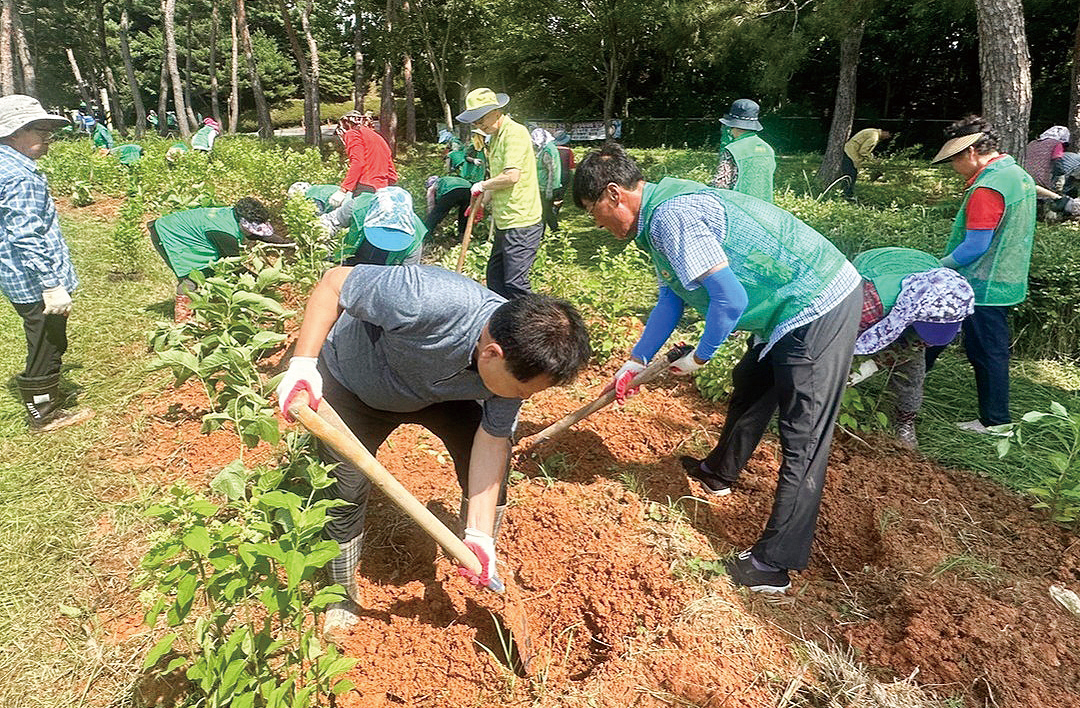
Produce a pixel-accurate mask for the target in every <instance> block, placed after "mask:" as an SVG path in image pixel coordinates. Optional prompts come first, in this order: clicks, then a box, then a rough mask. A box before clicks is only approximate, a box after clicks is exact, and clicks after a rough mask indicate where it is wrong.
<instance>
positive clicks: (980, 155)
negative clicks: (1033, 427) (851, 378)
mask: <svg viewBox="0 0 1080 708" xmlns="http://www.w3.org/2000/svg"><path fill="white" fill-rule="evenodd" d="M945 139H946V142H945V144H944V145H943V146H942V148H941V150H939V151H938V154H937V155H935V156H934V159H933V160H932V161H931V162H943V161H945V160H948V161H949V162H950V164H952V167H953V169H954V170H956V172H958V173H959V174H960V175H961V176H962V177H964V179H966V180H967V191H966V192H965V193H964V201H963V204H962V205H961V206H960V211H959V212H958V213H957V214H956V219H955V220H954V221H953V227H952V236H951V237H950V238H949V243H948V245H947V246H946V247H945V252H946V255H945V257H944V258H942V259H941V265H943V266H945V267H947V268H953V269H955V270H956V271H957V272H958V273H960V275H962V276H964V277H965V278H967V280H968V282H969V283H971V287H972V288H973V289H974V291H975V314H973V315H972V316H971V317H969V318H967V319H966V320H964V326H963V332H964V352H965V353H966V354H967V358H968V361H969V362H970V363H971V368H972V369H974V371H975V390H976V391H977V392H978V396H979V417H978V418H977V419H975V420H969V421H966V422H963V423H957V426H958V427H960V428H961V429H963V430H968V431H971V432H975V433H989V432H991V431H989V430H987V428H989V427H991V426H994V425H1003V424H1005V423H1009V422H1011V420H1012V418H1011V416H1010V415H1009V344H1010V341H1011V338H1010V334H1009V308H1010V307H1011V306H1012V305H1015V304H1017V303H1019V302H1023V301H1024V298H1026V297H1027V288H1028V284H1027V279H1028V267H1029V266H1030V264H1031V247H1032V244H1033V242H1034V239H1035V181H1034V180H1033V179H1032V178H1031V175H1029V174H1028V173H1027V172H1025V171H1024V169H1023V168H1022V167H1020V166H1019V165H1018V164H1016V160H1014V159H1013V158H1012V157H1010V156H1009V155H1005V154H1003V153H1001V152H999V151H998V145H999V143H998V141H999V137H998V134H997V132H996V131H995V130H994V127H993V126H992V125H991V124H990V123H989V122H988V121H986V120H984V119H983V118H981V117H979V116H968V117H966V118H964V119H962V120H959V121H957V122H956V123H953V124H952V125H950V126H949V127H948V128H946V129H945ZM941 349H942V348H941V347H937V348H932V349H929V350H927V358H926V363H927V368H928V369H929V368H930V367H931V366H933V364H934V360H936V359H937V357H938V354H940V353H941Z"/></svg>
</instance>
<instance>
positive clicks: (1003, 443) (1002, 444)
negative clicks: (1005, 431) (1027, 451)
mask: <svg viewBox="0 0 1080 708" xmlns="http://www.w3.org/2000/svg"><path fill="white" fill-rule="evenodd" d="M1011 447H1012V441H1011V440H1009V438H1001V439H1000V440H998V441H997V456H998V459H1001V458H1003V457H1005V456H1006V455H1008V454H1009V449H1010V448H1011Z"/></svg>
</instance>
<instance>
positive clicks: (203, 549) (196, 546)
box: [183, 526, 210, 556]
mask: <svg viewBox="0 0 1080 708" xmlns="http://www.w3.org/2000/svg"><path fill="white" fill-rule="evenodd" d="M183 542H184V546H185V547H186V548H189V549H191V550H193V551H195V552H196V553H199V554H201V555H204V556H205V555H206V554H208V553H209V552H210V534H209V533H208V532H207V530H206V527H205V526H192V527H191V528H190V529H188V530H187V532H186V533H185V534H184V537H183Z"/></svg>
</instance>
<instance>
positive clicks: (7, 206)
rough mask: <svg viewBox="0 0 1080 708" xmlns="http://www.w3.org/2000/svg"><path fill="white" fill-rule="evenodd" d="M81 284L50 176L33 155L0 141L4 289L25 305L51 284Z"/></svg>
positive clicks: (0, 259)
mask: <svg viewBox="0 0 1080 708" xmlns="http://www.w3.org/2000/svg"><path fill="white" fill-rule="evenodd" d="M78 284H79V281H78V279H77V278H76V277H75V268H74V267H73V266H72V264H71V254H70V253H69V252H68V247H67V244H66V243H64V238H63V236H61V235H60V220H59V219H58V218H57V215H56V205H55V204H54V203H53V200H52V197H50V196H49V184H48V182H47V181H46V179H45V175H44V174H42V173H41V171H40V170H38V169H37V165H35V164H34V161H33V160H31V159H30V158H29V157H27V156H25V155H23V154H22V153H20V152H19V151H17V150H15V149H14V148H12V147H11V146H9V145H0V291H3V293H4V295H5V296H6V297H7V298H8V299H9V300H11V302H13V303H19V304H26V303H31V302H40V301H41V299H42V297H41V292H42V291H43V290H45V289H47V288H54V287H56V286H58V285H59V286H61V287H63V288H64V289H65V290H67V291H68V292H69V293H70V292H72V291H73V290H74V289H75V288H76V287H78Z"/></svg>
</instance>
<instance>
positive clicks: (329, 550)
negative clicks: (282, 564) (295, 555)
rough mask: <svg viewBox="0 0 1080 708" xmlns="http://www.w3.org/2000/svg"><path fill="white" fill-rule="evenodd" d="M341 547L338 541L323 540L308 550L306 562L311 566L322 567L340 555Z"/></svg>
mask: <svg viewBox="0 0 1080 708" xmlns="http://www.w3.org/2000/svg"><path fill="white" fill-rule="evenodd" d="M339 553H341V547H340V546H338V544H337V542H336V541H321V542H319V543H318V544H316V545H315V547H314V548H313V549H312V550H311V551H310V552H308V554H307V556H306V558H305V560H304V563H305V564H306V565H307V567H309V568H321V567H323V566H324V565H326V564H327V563H329V562H330V561H332V560H334V559H335V558H337V557H338V554H339Z"/></svg>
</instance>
